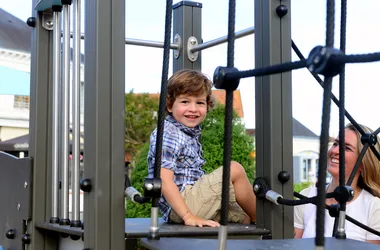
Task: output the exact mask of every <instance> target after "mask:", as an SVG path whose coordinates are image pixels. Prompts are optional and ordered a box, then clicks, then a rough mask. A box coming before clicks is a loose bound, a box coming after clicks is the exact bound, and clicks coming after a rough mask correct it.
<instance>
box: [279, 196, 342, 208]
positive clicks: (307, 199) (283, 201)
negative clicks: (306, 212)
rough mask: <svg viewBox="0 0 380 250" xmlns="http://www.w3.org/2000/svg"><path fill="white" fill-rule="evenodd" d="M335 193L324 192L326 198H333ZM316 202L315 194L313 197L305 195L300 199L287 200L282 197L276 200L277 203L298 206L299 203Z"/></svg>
mask: <svg viewBox="0 0 380 250" xmlns="http://www.w3.org/2000/svg"><path fill="white" fill-rule="evenodd" d="M334 197H335V194H334V193H327V194H326V199H329V198H334ZM316 202H317V196H313V197H305V198H302V199H301V200H289V199H284V198H279V199H278V200H277V203H278V204H280V205H285V206H299V205H305V204H310V203H311V204H316Z"/></svg>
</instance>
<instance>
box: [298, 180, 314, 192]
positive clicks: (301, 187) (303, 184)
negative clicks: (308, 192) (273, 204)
mask: <svg viewBox="0 0 380 250" xmlns="http://www.w3.org/2000/svg"><path fill="white" fill-rule="evenodd" d="M311 184H312V183H311V182H300V183H294V192H297V193H299V192H301V191H302V190H304V189H305V188H308V187H310V186H311Z"/></svg>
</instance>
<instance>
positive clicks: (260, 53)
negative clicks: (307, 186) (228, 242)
mask: <svg viewBox="0 0 380 250" xmlns="http://www.w3.org/2000/svg"><path fill="white" fill-rule="evenodd" d="M290 2H291V1H290V0H286V1H280V0H274V1H267V0H255V58H256V59H255V68H260V67H263V66H268V65H273V64H279V63H283V62H289V61H290V60H291V33H290V9H291V8H290ZM281 4H283V5H286V7H287V8H288V13H287V14H286V15H285V16H283V17H282V18H280V17H279V16H278V15H277V14H276V8H277V7H278V6H280V5H281ZM255 93H256V175H257V176H260V177H264V178H266V179H267V181H268V182H269V184H270V186H271V189H272V190H274V191H276V192H277V193H280V194H282V195H283V196H284V197H285V198H288V199H291V198H292V197H293V180H292V178H291V179H290V180H289V181H288V182H286V183H285V184H282V183H281V182H280V181H279V179H278V173H279V172H281V171H287V172H288V173H289V174H290V176H291V177H292V176H293V164H292V85H291V73H289V72H288V73H283V74H276V75H271V76H265V77H257V78H256V87H255ZM257 227H259V228H266V229H269V230H271V231H272V237H273V239H281V238H293V232H294V229H293V207H287V206H276V205H274V204H273V203H270V202H268V201H262V200H258V201H257Z"/></svg>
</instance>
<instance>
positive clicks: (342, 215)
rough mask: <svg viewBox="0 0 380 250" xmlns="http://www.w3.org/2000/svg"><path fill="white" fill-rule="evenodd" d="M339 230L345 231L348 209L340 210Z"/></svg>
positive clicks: (340, 231) (342, 232)
mask: <svg viewBox="0 0 380 250" xmlns="http://www.w3.org/2000/svg"><path fill="white" fill-rule="evenodd" d="M338 220H339V221H338V232H339V233H341V234H344V233H345V222H346V211H339V219H338Z"/></svg>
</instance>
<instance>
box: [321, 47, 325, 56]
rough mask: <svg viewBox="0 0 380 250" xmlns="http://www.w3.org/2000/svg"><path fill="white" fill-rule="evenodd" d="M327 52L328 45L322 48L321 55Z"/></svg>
mask: <svg viewBox="0 0 380 250" xmlns="http://www.w3.org/2000/svg"><path fill="white" fill-rule="evenodd" d="M325 54H326V47H323V48H322V49H321V55H322V56H323V55H325Z"/></svg>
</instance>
